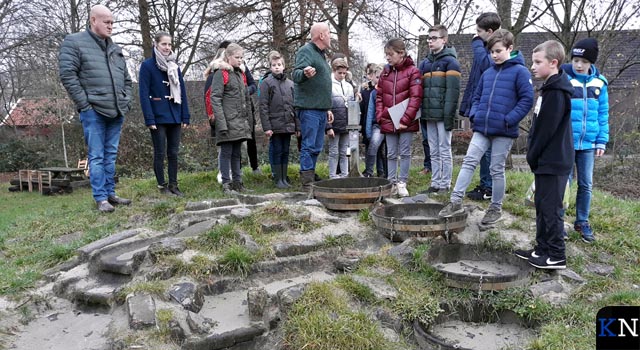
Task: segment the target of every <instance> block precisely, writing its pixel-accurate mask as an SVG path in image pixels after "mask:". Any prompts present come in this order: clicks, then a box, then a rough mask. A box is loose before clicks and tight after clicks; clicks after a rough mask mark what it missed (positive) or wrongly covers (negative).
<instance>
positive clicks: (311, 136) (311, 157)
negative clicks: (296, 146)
mask: <svg viewBox="0 0 640 350" xmlns="http://www.w3.org/2000/svg"><path fill="white" fill-rule="evenodd" d="M298 119H299V120H300V133H301V135H302V145H301V147H300V171H307V170H315V169H316V162H317V161H318V155H319V154H320V152H322V147H323V146H324V128H325V125H326V124H327V111H323V110H319V109H301V110H299V111H298Z"/></svg>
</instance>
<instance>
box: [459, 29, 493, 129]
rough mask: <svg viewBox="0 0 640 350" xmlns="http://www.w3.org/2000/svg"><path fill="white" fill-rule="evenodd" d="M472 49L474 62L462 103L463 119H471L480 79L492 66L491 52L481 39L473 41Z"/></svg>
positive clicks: (461, 113)
mask: <svg viewBox="0 0 640 350" xmlns="http://www.w3.org/2000/svg"><path fill="white" fill-rule="evenodd" d="M471 49H472V50H473V62H472V63H471V71H470V72H469V80H468V81H467V86H466V87H465V88H464V95H463V96H462V101H461V102H460V115H461V116H463V117H469V113H471V106H472V105H473V94H474V92H475V90H476V87H477V86H478V83H480V77H481V76H482V73H484V71H486V70H487V69H489V67H491V64H492V61H491V57H490V53H489V50H487V47H486V43H485V41H484V40H482V38H481V37H479V36H476V37H474V38H473V40H471Z"/></svg>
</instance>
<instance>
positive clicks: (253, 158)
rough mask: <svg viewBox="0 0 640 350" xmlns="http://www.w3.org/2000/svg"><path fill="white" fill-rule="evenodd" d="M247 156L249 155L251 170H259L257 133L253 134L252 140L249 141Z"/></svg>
mask: <svg viewBox="0 0 640 350" xmlns="http://www.w3.org/2000/svg"><path fill="white" fill-rule="evenodd" d="M247 154H248V155H249V164H250V165H251V169H253V170H256V169H258V148H257V147H256V133H255V131H254V132H252V133H251V139H249V140H247Z"/></svg>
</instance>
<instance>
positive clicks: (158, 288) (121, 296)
mask: <svg viewBox="0 0 640 350" xmlns="http://www.w3.org/2000/svg"><path fill="white" fill-rule="evenodd" d="M166 290H167V283H166V282H165V281H151V282H138V283H135V284H130V285H127V286H126V287H124V288H122V289H120V290H119V291H118V293H117V295H116V300H117V301H118V302H119V303H122V302H124V301H125V300H126V298H127V295H129V294H139V293H146V294H149V295H153V296H155V297H159V298H161V299H164V298H165V291H166Z"/></svg>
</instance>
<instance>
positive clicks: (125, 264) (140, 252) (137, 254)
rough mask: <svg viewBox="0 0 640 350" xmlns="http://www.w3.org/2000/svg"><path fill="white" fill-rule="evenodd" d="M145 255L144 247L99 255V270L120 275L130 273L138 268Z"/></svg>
mask: <svg viewBox="0 0 640 350" xmlns="http://www.w3.org/2000/svg"><path fill="white" fill-rule="evenodd" d="M146 256H147V249H146V247H144V248H140V249H137V250H134V251H128V252H123V253H115V254H105V255H101V256H100V265H99V266H100V270H102V271H106V272H112V273H117V274H120V275H132V274H133V273H134V272H136V271H137V270H138V268H139V267H140V265H141V264H142V262H143V261H144V258H145V257H146Z"/></svg>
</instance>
